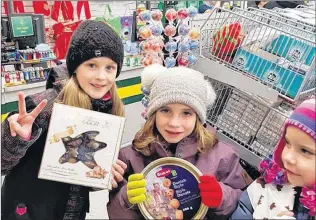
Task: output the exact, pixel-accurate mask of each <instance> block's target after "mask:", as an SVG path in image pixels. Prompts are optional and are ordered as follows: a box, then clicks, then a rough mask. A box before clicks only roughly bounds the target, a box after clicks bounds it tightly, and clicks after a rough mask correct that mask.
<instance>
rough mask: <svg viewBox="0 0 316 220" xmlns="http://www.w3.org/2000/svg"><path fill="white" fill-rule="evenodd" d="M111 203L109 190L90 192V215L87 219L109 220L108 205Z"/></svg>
mask: <svg viewBox="0 0 316 220" xmlns="http://www.w3.org/2000/svg"><path fill="white" fill-rule="evenodd" d="M108 201H109V193H108V191H107V190H101V191H95V192H90V213H88V214H87V217H86V219H87V220H88V219H93V220H94V219H109V217H108V212H107V209H106V204H107V203H108Z"/></svg>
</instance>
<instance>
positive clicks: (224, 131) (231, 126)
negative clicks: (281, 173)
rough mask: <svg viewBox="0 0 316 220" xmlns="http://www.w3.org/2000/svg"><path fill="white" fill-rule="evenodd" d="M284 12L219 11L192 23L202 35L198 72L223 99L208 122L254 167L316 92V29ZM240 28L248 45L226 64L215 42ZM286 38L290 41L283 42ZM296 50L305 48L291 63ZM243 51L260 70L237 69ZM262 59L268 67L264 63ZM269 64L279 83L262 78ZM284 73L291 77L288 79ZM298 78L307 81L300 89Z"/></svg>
mask: <svg viewBox="0 0 316 220" xmlns="http://www.w3.org/2000/svg"><path fill="white" fill-rule="evenodd" d="M299 10H307V9H306V8H305V7H301V9H299ZM282 12H283V11H282V10H279V9H275V10H266V9H254V8H248V9H247V10H244V9H242V8H236V7H234V8H233V9H232V10H226V9H223V8H215V9H213V11H212V13H210V14H209V15H207V16H205V15H203V16H197V18H194V19H193V20H190V22H189V23H190V25H191V27H197V28H200V29H201V37H200V40H199V49H198V52H199V54H200V59H198V62H197V64H196V65H195V66H194V67H193V68H194V69H196V70H199V71H201V72H202V73H204V74H205V76H206V78H208V79H209V80H210V82H211V83H212V84H213V86H214V89H215V91H216V94H217V100H216V102H215V104H214V106H213V107H212V109H210V110H209V112H208V119H207V122H208V124H210V125H211V126H213V127H214V128H215V129H216V131H217V135H218V137H219V139H220V140H222V141H225V142H227V143H229V144H231V145H233V146H234V147H235V148H236V149H237V150H238V151H239V154H240V157H241V158H242V159H243V160H245V161H246V162H248V163H249V164H251V165H253V166H257V165H258V163H259V161H260V160H261V159H262V158H264V157H266V156H268V154H271V153H272V152H273V150H274V147H275V146H276V144H277V141H278V140H279V138H280V135H281V131H282V127H283V124H284V121H285V120H286V118H287V117H288V116H289V115H290V113H291V111H292V110H293V109H294V108H295V106H297V105H298V104H299V103H300V102H301V101H302V100H304V99H306V98H307V97H309V96H310V95H313V94H315V90H316V89H315V87H316V86H315V79H316V77H315V76H316V74H315V64H314V63H315V55H314V56H313V55H309V54H312V52H313V51H315V47H316V46H315V30H316V28H315V25H311V24H308V23H306V22H304V21H301V20H299V19H297V20H295V19H289V18H288V17H287V16H284V15H283V14H282ZM237 22H238V23H239V24H240V26H241V29H242V31H241V34H242V35H243V37H242V40H241V42H240V43H239V44H236V45H237V46H236V47H235V48H232V50H230V51H231V52H232V53H231V54H230V55H231V58H230V59H226V58H223V56H219V54H216V53H214V51H220V49H219V50H214V49H216V48H215V47H216V46H218V44H217V45H216V44H215V43H214V39H213V36H214V35H215V34H216V33H221V34H225V31H227V32H229V31H231V32H232V30H229V29H226V30H224V31H223V27H224V26H228V25H230V24H233V23H237ZM220 31H222V32H220ZM233 34H234V33H233ZM280 36H285V39H281V40H280V39H279V38H280ZM289 39H290V40H289ZM280 42H281V43H280ZM278 43H279V44H281V46H280V45H277V44H278ZM223 45H225V44H223ZM296 45H304V50H302V51H301V54H300V55H301V56H300V57H296V59H297V60H291V59H290V58H289V57H290V51H289V48H292V47H294V46H296ZM231 47H232V46H231ZM284 48H285V49H284ZM226 49H227V48H226ZM242 51H245V52H244V53H246V52H248V53H249V54H251V53H253V54H255V55H256V56H257V58H256V59H252V60H251V64H252V65H254V64H255V65H254V66H253V67H252V69H251V68H248V69H247V68H242V67H243V66H242V65H244V63H242V62H240V63H241V66H238V65H236V64H238V62H237V61H238V60H237V58H238V55H239V54H240V53H241V52H242ZM302 54H303V55H302ZM304 54H305V55H304ZM306 54H308V55H309V56H308V55H306ZM314 54H315V52H314ZM248 56H251V55H248ZM310 56H312V57H310ZM271 57H272V58H274V60H273V59H271ZM294 58H295V57H294ZM260 59H261V60H262V59H267V61H260V62H259V61H258V60H260ZM239 61H240V60H239ZM280 61H282V62H280ZM264 62H266V63H269V65H270V69H271V70H273V71H276V70H278V71H279V72H278V71H276V73H277V74H280V77H279V78H278V79H277V80H276V79H275V78H273V77H270V78H269V77H267V78H264V77H263V76H264V74H263V73H261V74H258V72H260V71H261V72H264V71H262V69H265V70H266V71H267V69H268V65H267V64H266V65H264ZM313 64H314V65H313ZM290 65H292V66H290ZM271 67H273V68H271ZM290 68H292V69H290ZM304 68H305V69H304ZM281 70H282V71H284V72H285V73H284V74H283V75H281V73H282V72H281ZM290 74H292V75H290ZM293 74H294V75H293ZM296 77H301V78H302V80H301V82H300V84H295V83H297V82H296V81H295V80H294V79H295V78H296ZM269 80H272V81H269ZM273 80H274V81H273ZM282 80H283V81H282ZM284 82H285V83H284ZM282 83H283V84H282ZM284 85H286V86H287V87H285V86H284ZM291 86H297V87H298V88H299V89H298V90H297V91H296V93H294V95H293V94H292V95H290V91H291V90H290V89H292V88H293V87H291Z"/></svg>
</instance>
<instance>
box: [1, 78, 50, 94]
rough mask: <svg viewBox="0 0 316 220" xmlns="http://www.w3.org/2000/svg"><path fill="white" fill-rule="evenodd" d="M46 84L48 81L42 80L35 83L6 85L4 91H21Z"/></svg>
mask: <svg viewBox="0 0 316 220" xmlns="http://www.w3.org/2000/svg"><path fill="white" fill-rule="evenodd" d="M43 86H46V81H42V82H34V83H28V84H24V85H20V86H12V87H5V88H4V92H5V93H6V92H15V91H21V90H26V89H33V88H37V87H43Z"/></svg>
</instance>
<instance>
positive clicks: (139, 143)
mask: <svg viewBox="0 0 316 220" xmlns="http://www.w3.org/2000/svg"><path fill="white" fill-rule="evenodd" d="M192 135H193V136H194V137H195V138H196V139H197V142H198V151H199V153H205V152H207V151H208V150H209V149H211V148H212V147H214V146H215V145H216V144H217V143H218V139H217V138H216V135H215V134H212V133H210V132H209V131H208V130H207V129H206V128H205V127H204V126H203V125H202V123H201V121H200V120H199V119H198V118H197V120H196V124H195V128H194V130H193V132H192ZM162 141H163V137H162V136H161V134H160V133H159V132H158V129H157V128H156V112H155V113H153V114H152V115H151V116H150V117H149V118H148V119H147V121H146V122H145V124H144V125H143V126H142V128H141V129H140V130H139V131H138V132H137V133H136V135H135V138H134V140H133V146H134V147H135V149H136V150H137V151H139V152H141V153H142V154H144V155H146V156H150V155H151V154H152V152H151V150H150V145H151V144H153V143H158V144H161V143H162Z"/></svg>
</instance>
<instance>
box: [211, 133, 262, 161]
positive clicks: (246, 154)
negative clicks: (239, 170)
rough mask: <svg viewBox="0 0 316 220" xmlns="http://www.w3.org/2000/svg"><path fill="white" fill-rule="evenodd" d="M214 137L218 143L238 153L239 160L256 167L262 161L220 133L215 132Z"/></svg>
mask: <svg viewBox="0 0 316 220" xmlns="http://www.w3.org/2000/svg"><path fill="white" fill-rule="evenodd" d="M216 136H217V138H218V139H219V140H220V141H222V142H225V143H227V144H229V145H231V146H232V147H233V148H234V149H235V150H236V151H237V152H238V154H239V157H240V158H241V159H243V160H245V161H246V162H247V163H249V164H251V165H253V166H255V167H257V166H258V164H259V162H260V161H261V160H262V158H260V157H259V156H258V155H256V154H254V153H253V152H251V151H250V150H249V149H247V148H246V147H245V146H242V145H240V144H239V143H237V142H236V141H234V140H232V139H231V138H229V137H227V136H226V135H224V134H223V133H222V132H220V131H216Z"/></svg>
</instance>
